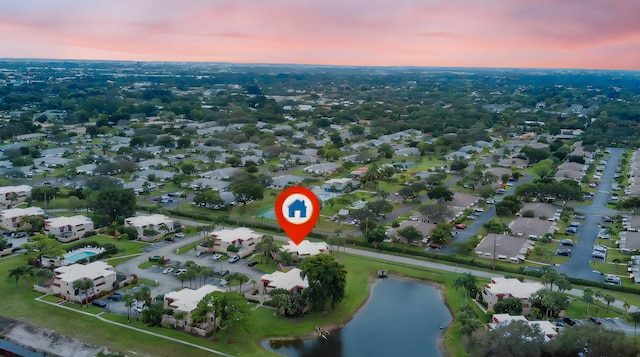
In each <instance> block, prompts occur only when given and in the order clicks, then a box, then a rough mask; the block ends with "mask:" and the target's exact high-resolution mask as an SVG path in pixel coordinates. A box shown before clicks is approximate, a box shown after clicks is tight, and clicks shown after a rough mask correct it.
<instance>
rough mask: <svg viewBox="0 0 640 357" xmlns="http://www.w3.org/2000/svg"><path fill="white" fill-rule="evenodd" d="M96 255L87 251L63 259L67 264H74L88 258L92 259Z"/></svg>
mask: <svg viewBox="0 0 640 357" xmlns="http://www.w3.org/2000/svg"><path fill="white" fill-rule="evenodd" d="M96 254H97V253H96V252H89V251H85V252H79V253H75V254H72V255H66V256H65V257H64V260H66V261H68V262H72V263H75V262H77V261H78V260H82V259H85V258H89V257H92V256H94V255H96Z"/></svg>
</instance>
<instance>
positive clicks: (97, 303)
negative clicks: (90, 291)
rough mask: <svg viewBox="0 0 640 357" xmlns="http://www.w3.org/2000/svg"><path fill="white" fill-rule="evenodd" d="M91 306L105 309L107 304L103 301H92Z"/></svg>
mask: <svg viewBox="0 0 640 357" xmlns="http://www.w3.org/2000/svg"><path fill="white" fill-rule="evenodd" d="M91 305H93V306H97V307H106V306H107V302H106V301H105V300H93V301H92V302H91Z"/></svg>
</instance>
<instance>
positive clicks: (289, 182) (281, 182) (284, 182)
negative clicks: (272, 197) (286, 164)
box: [271, 175, 304, 189]
mask: <svg viewBox="0 0 640 357" xmlns="http://www.w3.org/2000/svg"><path fill="white" fill-rule="evenodd" d="M302 180H304V177H302V176H297V175H281V176H276V177H274V178H273V182H272V183H271V188H277V189H283V188H285V187H288V186H295V185H297V184H299V183H301V182H302Z"/></svg>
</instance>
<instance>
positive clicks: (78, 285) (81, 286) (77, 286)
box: [73, 278, 94, 307]
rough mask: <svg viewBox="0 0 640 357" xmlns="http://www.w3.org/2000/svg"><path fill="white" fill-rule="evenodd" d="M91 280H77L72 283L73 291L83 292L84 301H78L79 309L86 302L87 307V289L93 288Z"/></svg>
mask: <svg viewBox="0 0 640 357" xmlns="http://www.w3.org/2000/svg"><path fill="white" fill-rule="evenodd" d="M93 286H94V284H93V280H92V279H88V278H82V279H78V280H76V281H74V282H73V289H74V290H80V291H82V292H84V299H80V307H82V304H83V302H84V301H85V300H86V301H87V305H89V289H91V288H93Z"/></svg>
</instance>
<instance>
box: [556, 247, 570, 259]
mask: <svg viewBox="0 0 640 357" xmlns="http://www.w3.org/2000/svg"><path fill="white" fill-rule="evenodd" d="M556 255H562V256H565V257H570V256H571V249H564V248H558V249H557V250H556Z"/></svg>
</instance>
